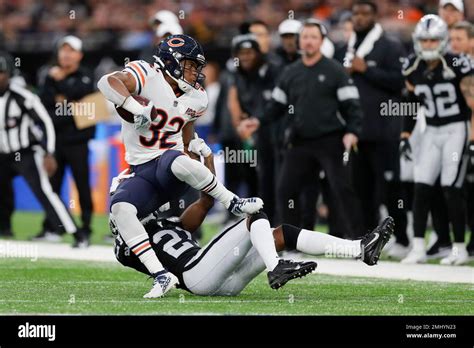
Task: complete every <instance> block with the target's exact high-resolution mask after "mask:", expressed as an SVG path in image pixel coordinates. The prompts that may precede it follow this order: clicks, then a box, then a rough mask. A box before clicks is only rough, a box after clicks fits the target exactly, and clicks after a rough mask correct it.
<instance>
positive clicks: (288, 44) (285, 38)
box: [280, 34, 298, 54]
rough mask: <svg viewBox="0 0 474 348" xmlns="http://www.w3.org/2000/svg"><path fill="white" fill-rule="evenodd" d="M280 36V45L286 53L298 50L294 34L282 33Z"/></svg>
mask: <svg viewBox="0 0 474 348" xmlns="http://www.w3.org/2000/svg"><path fill="white" fill-rule="evenodd" d="M280 37H281V47H283V50H284V51H285V52H286V53H289V54H294V53H296V51H297V50H298V45H297V41H296V40H297V37H296V35H294V34H283V35H281V36H280Z"/></svg>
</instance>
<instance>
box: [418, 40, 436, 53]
mask: <svg viewBox="0 0 474 348" xmlns="http://www.w3.org/2000/svg"><path fill="white" fill-rule="evenodd" d="M439 44H440V42H439V40H435V39H423V40H420V45H421V48H422V49H423V50H426V51H433V50H435V49H437V48H438V46H439Z"/></svg>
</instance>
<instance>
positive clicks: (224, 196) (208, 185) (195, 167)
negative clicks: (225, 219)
mask: <svg viewBox="0 0 474 348" xmlns="http://www.w3.org/2000/svg"><path fill="white" fill-rule="evenodd" d="M171 171H172V172H173V174H174V175H175V176H176V177H177V178H178V179H179V180H181V181H184V182H185V183H186V184H188V185H189V186H191V187H192V188H194V189H196V190H199V191H203V192H205V193H207V194H208V195H210V196H212V197H214V198H215V199H216V200H218V201H219V202H221V203H222V204H224V206H225V207H226V209H227V208H229V206H230V202H231V201H232V199H233V198H234V197H235V196H236V195H235V194H234V193H233V192H231V191H229V190H228V189H227V188H226V187H225V186H224V185H222V183H220V182H219V181H218V180H217V178H216V177H215V175H214V174H212V173H211V171H210V170H209V168H207V167H206V166H205V165H204V164H202V163H201V162H199V161H196V160H193V159H191V158H189V157H188V156H178V157H176V159H175V160H174V161H173V163H171Z"/></svg>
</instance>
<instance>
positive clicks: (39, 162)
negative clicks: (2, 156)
mask: <svg viewBox="0 0 474 348" xmlns="http://www.w3.org/2000/svg"><path fill="white" fill-rule="evenodd" d="M33 156H34V159H35V164H36V169H37V170H38V174H39V178H40V185H41V190H42V191H43V193H44V194H45V196H46V198H47V199H48V201H49V203H50V204H51V206H52V207H53V209H54V211H55V212H56V214H57V215H58V217H59V220H61V223H62V224H63V226H64V229H65V230H66V232H67V233H75V232H76V231H77V228H76V225H75V224H74V221H73V220H72V217H71V216H70V215H69V214H68V212H67V210H66V207H65V206H64V204H63V202H61V199H60V198H59V196H58V195H57V194H56V193H55V192H54V191H53V188H52V187H51V183H50V182H49V178H48V174H47V173H46V170H45V169H44V168H43V157H44V152H43V151H42V149H38V148H36V149H35V150H34V155H33Z"/></svg>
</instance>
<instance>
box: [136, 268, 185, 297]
mask: <svg viewBox="0 0 474 348" xmlns="http://www.w3.org/2000/svg"><path fill="white" fill-rule="evenodd" d="M153 277H154V278H155V279H154V280H153V287H152V288H151V290H150V292H149V293H147V294H145V295H144V296H143V298H157V297H163V296H164V295H165V294H166V293H167V292H168V291H170V290H171V289H172V288H174V287H176V284H178V278H176V277H175V275H174V274H173V273H171V272H168V271H167V270H162V271H160V272H158V273H155V274H154V275H153Z"/></svg>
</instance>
